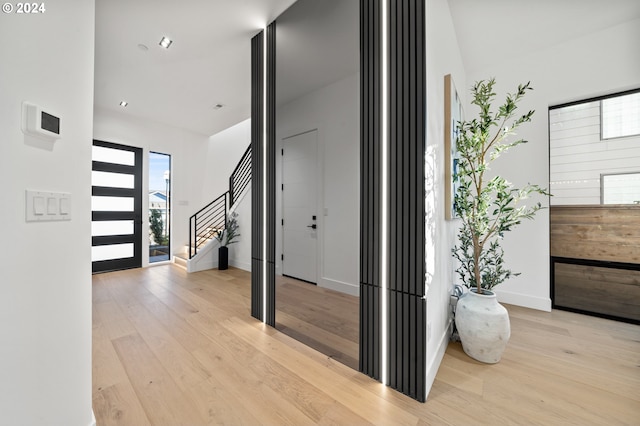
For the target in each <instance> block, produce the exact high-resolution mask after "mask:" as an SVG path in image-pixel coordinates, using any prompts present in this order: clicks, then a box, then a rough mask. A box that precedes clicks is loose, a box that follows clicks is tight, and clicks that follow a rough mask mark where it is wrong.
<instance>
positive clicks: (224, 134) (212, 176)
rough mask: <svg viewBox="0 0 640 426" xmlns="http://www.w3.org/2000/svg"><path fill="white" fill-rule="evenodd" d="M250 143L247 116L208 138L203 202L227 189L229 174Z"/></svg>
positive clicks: (249, 123) (249, 125) (249, 128)
mask: <svg viewBox="0 0 640 426" xmlns="http://www.w3.org/2000/svg"><path fill="white" fill-rule="evenodd" d="M250 144H251V119H250V118H248V119H246V120H244V121H242V122H240V123H238V124H236V125H234V126H231V127H229V128H228V129H225V130H223V131H221V132H219V133H216V134H215V135H213V136H211V137H210V138H209V141H208V144H207V154H206V159H207V160H206V161H207V167H206V170H205V176H204V181H203V185H202V199H203V201H205V202H209V201H213V200H214V199H215V198H217V197H218V196H220V195H221V194H223V193H224V192H225V191H228V190H229V176H231V173H233V170H234V169H235V168H236V165H237V164H238V161H240V158H242V155H243V154H244V152H245V151H246V150H247V148H248V147H249V145H250Z"/></svg>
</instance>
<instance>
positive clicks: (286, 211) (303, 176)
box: [282, 130, 318, 284]
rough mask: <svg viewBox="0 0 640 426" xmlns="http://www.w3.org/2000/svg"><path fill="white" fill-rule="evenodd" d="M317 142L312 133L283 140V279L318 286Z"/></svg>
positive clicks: (316, 134)
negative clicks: (296, 280) (297, 280)
mask: <svg viewBox="0 0 640 426" xmlns="http://www.w3.org/2000/svg"><path fill="white" fill-rule="evenodd" d="M317 139H318V131H317V130H311V131H309V132H305V133H302V134H298V135H294V136H291V137H288V138H285V139H283V140H282V147H283V150H282V205H283V208H282V212H283V218H282V219H283V221H282V230H283V242H282V246H283V262H282V268H283V275H286V276H289V277H292V278H297V279H299V280H303V281H307V282H310V283H314V284H315V283H316V282H317V256H318V220H317V219H318V216H317V214H318V212H317V157H318V155H317Z"/></svg>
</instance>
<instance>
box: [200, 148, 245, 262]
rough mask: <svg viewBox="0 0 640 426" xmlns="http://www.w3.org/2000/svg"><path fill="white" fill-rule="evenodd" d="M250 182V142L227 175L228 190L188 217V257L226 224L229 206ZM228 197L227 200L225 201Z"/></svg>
mask: <svg viewBox="0 0 640 426" xmlns="http://www.w3.org/2000/svg"><path fill="white" fill-rule="evenodd" d="M249 182H251V144H249V147H248V148H247V150H246V151H245V152H244V154H243V155H242V158H240V161H239V162H238V164H237V165H236V168H235V169H234V170H233V173H231V176H229V190H228V191H227V192H225V193H224V194H222V195H221V196H219V197H218V198H216V199H215V200H213V201H212V202H210V203H209V204H207V205H206V206H204V207H203V208H201V209H200V210H198V211H197V212H196V214H194V215H193V216H191V217H190V218H189V259H191V258H193V256H195V255H196V254H198V249H199V248H201V247H202V246H204V245H205V244H207V243H208V242H209V241H210V240H211V239H212V238H214V237H215V235H216V233H218V232H219V231H223V230H224V229H225V228H226V225H227V214H228V211H229V210H228V209H229V208H231V207H232V206H233V205H234V204H235V203H236V201H238V197H240V195H241V194H242V192H243V191H244V190H245V189H246V188H247V186H248V185H249ZM227 199H228V201H227Z"/></svg>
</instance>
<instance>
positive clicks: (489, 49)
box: [448, 0, 640, 72]
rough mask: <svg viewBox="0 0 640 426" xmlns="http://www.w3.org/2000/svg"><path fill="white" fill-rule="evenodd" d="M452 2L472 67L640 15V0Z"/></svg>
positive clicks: (467, 65)
mask: <svg viewBox="0 0 640 426" xmlns="http://www.w3.org/2000/svg"><path fill="white" fill-rule="evenodd" d="M448 2H449V9H450V10H451V17H452V19H453V24H454V26H455V28H456V36H457V39H458V45H459V47H460V53H461V54H462V58H463V61H464V65H465V69H466V70H467V72H469V71H473V70H477V69H482V68H484V67H486V66H488V65H491V64H500V63H503V62H505V61H509V60H513V59H516V58H518V57H520V56H521V55H525V54H527V53H530V52H534V51H537V50H542V49H546V48H549V47H551V46H553V45H556V44H559V43H563V42H566V41H569V40H571V39H575V38H578V37H582V36H585V35H587V34H590V33H594V32H597V31H600V30H604V29H606V28H609V27H613V26H615V25H618V24H621V23H624V22H628V21H631V20H634V19H637V18H640V0H535V1H532V0H448ZM634 53H635V54H637V52H630V54H634Z"/></svg>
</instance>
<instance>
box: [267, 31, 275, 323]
mask: <svg viewBox="0 0 640 426" xmlns="http://www.w3.org/2000/svg"><path fill="white" fill-rule="evenodd" d="M266 47H267V78H266V80H267V122H266V123H265V125H266V126H267V129H266V130H267V131H266V133H267V140H266V143H267V149H266V151H267V173H266V175H267V199H266V206H267V225H266V226H267V253H266V259H264V261H265V262H267V294H266V297H267V312H266V313H265V314H266V319H265V322H266V323H267V324H268V325H270V326H272V327H275V326H276V291H275V286H276V23H275V22H272V23H271V24H269V26H268V27H267V46H266Z"/></svg>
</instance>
